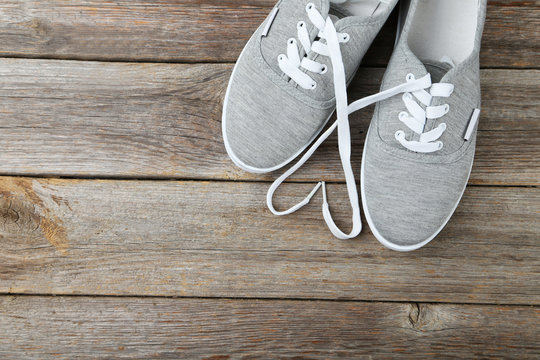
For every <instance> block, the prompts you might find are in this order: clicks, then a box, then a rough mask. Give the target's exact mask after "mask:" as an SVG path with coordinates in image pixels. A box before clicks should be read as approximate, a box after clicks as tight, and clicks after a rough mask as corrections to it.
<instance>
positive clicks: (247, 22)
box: [0, 0, 540, 67]
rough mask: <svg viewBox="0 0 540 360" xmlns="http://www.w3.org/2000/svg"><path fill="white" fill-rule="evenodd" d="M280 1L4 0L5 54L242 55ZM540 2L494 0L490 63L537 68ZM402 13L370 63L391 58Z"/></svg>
mask: <svg viewBox="0 0 540 360" xmlns="http://www.w3.org/2000/svg"><path fill="white" fill-rule="evenodd" d="M275 2H276V0H249V1H233V0H228V1H220V0H204V1H193V0H181V1H178V0H159V1H155V0H138V1H131V0H117V1H114V2H111V1H106V0H79V1H70V2H69V3H66V2H65V1H62V0H47V1H35V0H4V1H3V2H2V5H1V6H0V43H1V44H2V47H1V49H0V55H1V56H17V57H48V58H64V59H66V58H67V59H82V60H90V59H93V60H115V61H118V60H138V61H169V62H170V61H173V62H177V61H190V62H194V61H195V62H200V61H213V62H215V61H235V60H236V58H237V57H238V54H240V51H241V49H242V47H243V46H244V44H245V43H246V41H247V39H248V38H249V37H250V36H251V34H252V33H253V31H254V30H255V29H256V28H257V26H258V25H259V24H260V23H261V22H262V21H263V20H264V18H265V17H266V15H267V14H268V13H269V12H270V8H271V7H272V6H273V5H274V4H275ZM539 4H540V3H539V2H538V1H525V0H522V1H512V2H508V1H491V0H490V2H489V9H488V19H487V23H486V31H485V36H484V47H483V54H482V65H483V66H486V67H501V66H502V67H537V66H538V64H539V63H540V56H539V52H538V46H537V44H538V42H539V41H540V37H539V34H538V31H536V29H538V27H539V26H540V23H539V19H540V16H539V15H540V5H539ZM394 29H395V17H393V18H392V21H390V22H389V24H388V26H386V27H385V28H384V30H383V31H382V33H381V36H380V37H379V40H378V41H377V42H376V43H375V45H374V47H373V49H372V51H370V53H369V55H368V56H367V57H366V59H365V61H366V63H368V64H386V62H387V60H388V58H389V54H390V53H391V52H392V46H393V39H394V37H395V30H394Z"/></svg>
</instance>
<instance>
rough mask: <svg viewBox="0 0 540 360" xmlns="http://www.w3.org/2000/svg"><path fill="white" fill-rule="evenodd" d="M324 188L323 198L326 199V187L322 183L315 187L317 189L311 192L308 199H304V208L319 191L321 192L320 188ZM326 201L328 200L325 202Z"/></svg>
mask: <svg viewBox="0 0 540 360" xmlns="http://www.w3.org/2000/svg"><path fill="white" fill-rule="evenodd" d="M321 186H322V187H323V197H324V198H325V199H326V190H325V186H324V182H323V181H321V182H318V183H317V185H315V187H314V188H313V190H311V192H310V193H309V195H308V196H306V198H305V199H304V201H302V206H305V205H307V204H308V203H309V202H310V200H311V198H313V196H315V194H316V193H317V191H318V190H319V188H320V187H321ZM325 201H326V200H325Z"/></svg>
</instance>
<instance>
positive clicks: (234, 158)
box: [221, 39, 334, 174]
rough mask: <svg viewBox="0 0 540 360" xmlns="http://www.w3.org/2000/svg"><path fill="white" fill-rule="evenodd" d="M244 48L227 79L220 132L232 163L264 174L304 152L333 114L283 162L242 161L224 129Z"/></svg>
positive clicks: (282, 165) (285, 164) (246, 169)
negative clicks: (256, 163)
mask: <svg viewBox="0 0 540 360" xmlns="http://www.w3.org/2000/svg"><path fill="white" fill-rule="evenodd" d="M250 41H251V39H250ZM245 50H246V47H244V49H243V50H242V52H241V53H240V56H239V57H238V60H237V61H236V64H235V65H234V68H233V71H232V74H231V77H230V79H229V84H228V85H227V91H226V92H225V99H224V100H223V112H222V115H221V132H222V135H223V143H224V144H225V149H226V150H227V154H228V155H229V157H230V158H231V160H232V161H233V163H234V164H235V165H236V166H238V167H239V168H241V169H242V170H244V171H247V172H250V173H253V174H264V173H269V172H272V171H276V170H279V169H281V168H283V167H285V166H287V164H289V163H290V162H292V161H293V160H294V159H296V158H297V157H298V156H299V155H300V154H301V153H302V152H304V150H306V148H307V147H308V146H309V145H310V144H311V143H312V142H313V141H314V140H315V139H316V138H317V136H319V134H320V133H321V131H322V130H323V129H324V127H325V126H326V124H327V123H328V121H329V120H330V118H331V117H332V115H333V114H334V111H332V113H331V114H330V116H329V117H328V119H326V121H325V122H324V124H323V125H322V126H321V127H320V129H318V130H317V132H315V134H313V136H312V137H311V139H309V141H308V142H307V143H306V145H305V146H303V147H302V148H301V149H300V150H298V151H297V152H296V153H295V154H294V155H292V156H291V157H290V158H288V159H287V160H285V161H284V162H282V163H280V164H278V165H276V166H273V167H270V168H256V167H253V166H250V165H248V164H246V163H245V162H243V161H242V160H240V159H239V158H238V156H236V154H235V153H234V151H233V150H232V148H231V145H230V143H229V141H228V138H227V130H226V127H227V126H226V119H227V103H228V100H229V92H230V90H231V84H232V80H233V78H234V74H235V72H236V67H237V66H238V62H239V61H240V59H241V58H242V56H243V55H244V51H245Z"/></svg>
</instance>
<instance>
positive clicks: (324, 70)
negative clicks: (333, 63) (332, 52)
mask: <svg viewBox="0 0 540 360" xmlns="http://www.w3.org/2000/svg"><path fill="white" fill-rule="evenodd" d="M327 71H328V66H326V65H323V66H322V68H321V72H320V73H321V74H326V72H327Z"/></svg>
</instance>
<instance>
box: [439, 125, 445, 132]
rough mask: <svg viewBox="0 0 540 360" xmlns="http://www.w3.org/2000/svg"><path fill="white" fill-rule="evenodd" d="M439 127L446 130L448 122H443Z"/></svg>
mask: <svg viewBox="0 0 540 360" xmlns="http://www.w3.org/2000/svg"><path fill="white" fill-rule="evenodd" d="M439 127H440V128H442V129H443V131H444V130H446V123H441V124H440V125H439Z"/></svg>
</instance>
